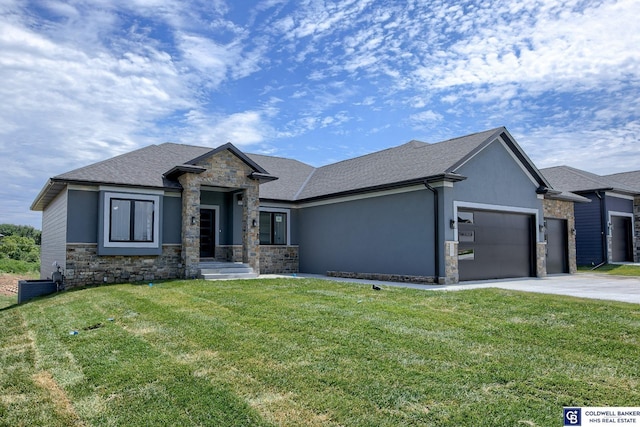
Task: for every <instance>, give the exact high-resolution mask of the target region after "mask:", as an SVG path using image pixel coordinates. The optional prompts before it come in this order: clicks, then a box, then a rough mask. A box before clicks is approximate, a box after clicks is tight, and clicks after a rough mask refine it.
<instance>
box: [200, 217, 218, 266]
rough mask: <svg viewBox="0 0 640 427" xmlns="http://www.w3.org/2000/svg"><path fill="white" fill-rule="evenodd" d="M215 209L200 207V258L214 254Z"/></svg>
mask: <svg viewBox="0 0 640 427" xmlns="http://www.w3.org/2000/svg"><path fill="white" fill-rule="evenodd" d="M215 233H216V210H215V209H200V258H215V256H216V234H215Z"/></svg>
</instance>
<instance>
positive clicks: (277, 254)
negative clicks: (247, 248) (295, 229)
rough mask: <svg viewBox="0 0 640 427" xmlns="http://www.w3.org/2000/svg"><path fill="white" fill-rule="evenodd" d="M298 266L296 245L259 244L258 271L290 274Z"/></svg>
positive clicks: (296, 270)
mask: <svg viewBox="0 0 640 427" xmlns="http://www.w3.org/2000/svg"><path fill="white" fill-rule="evenodd" d="M298 267H299V259H298V246H279V245H266V246H260V273H262V274H291V273H297V272H298Z"/></svg>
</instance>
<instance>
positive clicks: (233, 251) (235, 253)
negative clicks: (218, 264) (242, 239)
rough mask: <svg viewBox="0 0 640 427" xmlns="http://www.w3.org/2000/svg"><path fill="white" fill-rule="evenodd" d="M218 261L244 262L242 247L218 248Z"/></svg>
mask: <svg viewBox="0 0 640 427" xmlns="http://www.w3.org/2000/svg"><path fill="white" fill-rule="evenodd" d="M216 259H217V260H220V261H227V262H242V245H218V246H216Z"/></svg>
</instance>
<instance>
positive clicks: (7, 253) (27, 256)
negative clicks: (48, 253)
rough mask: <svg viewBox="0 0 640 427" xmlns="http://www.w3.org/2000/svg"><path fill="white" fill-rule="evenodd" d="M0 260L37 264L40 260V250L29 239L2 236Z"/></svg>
mask: <svg viewBox="0 0 640 427" xmlns="http://www.w3.org/2000/svg"><path fill="white" fill-rule="evenodd" d="M3 234H4V233H3ZM0 258H9V259H14V260H18V261H26V262H38V260H39V258H40V248H39V247H38V245H36V242H35V241H34V240H33V239H32V238H30V237H22V236H4V237H3V238H2V240H0Z"/></svg>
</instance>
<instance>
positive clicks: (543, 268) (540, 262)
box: [536, 242, 547, 277]
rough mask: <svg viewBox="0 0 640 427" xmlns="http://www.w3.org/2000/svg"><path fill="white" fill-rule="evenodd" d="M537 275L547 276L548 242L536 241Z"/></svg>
mask: <svg viewBox="0 0 640 427" xmlns="http://www.w3.org/2000/svg"><path fill="white" fill-rule="evenodd" d="M536 277H547V242H537V243H536Z"/></svg>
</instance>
